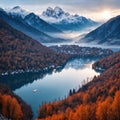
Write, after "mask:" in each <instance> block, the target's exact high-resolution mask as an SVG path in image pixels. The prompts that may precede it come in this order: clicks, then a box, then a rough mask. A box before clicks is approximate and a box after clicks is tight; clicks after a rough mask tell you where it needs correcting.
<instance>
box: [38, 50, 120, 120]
mask: <svg viewBox="0 0 120 120" xmlns="http://www.w3.org/2000/svg"><path fill="white" fill-rule="evenodd" d="M108 61H109V62H108ZM98 65H99V67H101V68H102V67H103V68H104V69H105V70H104V72H103V73H102V74H101V75H99V76H95V77H94V78H93V80H92V81H90V82H88V83H87V84H85V85H83V86H82V87H81V88H80V89H79V90H78V91H77V92H75V93H73V94H72V95H70V96H68V97H67V98H65V99H63V100H60V101H55V102H51V103H47V104H44V105H42V106H41V107H40V109H39V115H38V118H37V120H120V104H119V101H120V52H117V53H115V54H113V55H111V56H109V57H107V58H103V59H101V60H99V61H97V62H96V63H95V64H94V65H93V68H96V67H98Z"/></svg>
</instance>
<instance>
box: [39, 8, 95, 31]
mask: <svg viewBox="0 0 120 120" xmlns="http://www.w3.org/2000/svg"><path fill="white" fill-rule="evenodd" d="M40 17H41V18H42V19H44V20H45V21H47V22H49V23H50V24H52V25H54V26H55V27H57V28H59V29H61V30H79V29H83V28H85V27H88V26H94V25H96V24H97V23H96V22H95V21H93V20H91V19H88V18H86V17H83V16H79V15H77V14H75V15H71V14H70V13H68V12H65V11H64V10H62V9H61V8H60V7H55V8H54V9H53V8H51V7H48V8H47V9H46V11H43V13H42V14H41V16H40Z"/></svg>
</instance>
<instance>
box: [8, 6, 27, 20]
mask: <svg viewBox="0 0 120 120" xmlns="http://www.w3.org/2000/svg"><path fill="white" fill-rule="evenodd" d="M6 12H8V13H10V14H11V15H15V16H16V15H19V16H21V17H23V18H24V17H25V16H26V15H27V14H28V13H29V12H27V11H26V10H24V9H22V8H21V7H20V6H15V7H13V8H12V9H10V10H7V11H6Z"/></svg>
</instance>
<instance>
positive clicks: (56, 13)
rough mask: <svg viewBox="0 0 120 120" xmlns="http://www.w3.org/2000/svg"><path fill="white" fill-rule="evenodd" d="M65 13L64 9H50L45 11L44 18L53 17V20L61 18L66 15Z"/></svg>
mask: <svg viewBox="0 0 120 120" xmlns="http://www.w3.org/2000/svg"><path fill="white" fill-rule="evenodd" d="M64 13H65V12H64V11H63V10H62V8H60V7H58V6H56V7H55V8H51V7H48V8H47V9H46V11H43V13H42V16H45V17H53V18H56V19H58V18H61V17H62V16H63V15H64Z"/></svg>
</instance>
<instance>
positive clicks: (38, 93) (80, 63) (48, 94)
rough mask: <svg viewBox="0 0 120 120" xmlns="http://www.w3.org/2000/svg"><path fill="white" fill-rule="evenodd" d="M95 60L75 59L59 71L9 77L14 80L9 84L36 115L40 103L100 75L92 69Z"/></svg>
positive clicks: (55, 98) (57, 98) (62, 95)
mask: <svg viewBox="0 0 120 120" xmlns="http://www.w3.org/2000/svg"><path fill="white" fill-rule="evenodd" d="M95 61H96V59H81V58H79V59H74V60H71V61H69V62H68V63H67V64H66V65H65V67H64V68H63V69H62V70H59V71H56V70H54V71H51V72H49V73H37V74H34V73H33V74H27V75H21V76H17V77H16V76H12V77H9V78H10V79H11V81H12V79H13V82H12V83H11V82H9V83H7V85H8V86H9V87H11V89H12V90H13V91H14V93H16V94H17V95H19V96H20V97H21V98H22V99H23V100H24V101H25V102H26V103H27V104H29V105H30V106H31V107H32V110H33V112H34V117H36V116H37V113H38V108H39V106H40V105H42V104H43V103H45V102H51V101H55V100H59V99H63V98H65V97H66V96H68V94H69V90H70V89H73V88H75V89H76V90H77V89H78V88H79V87H80V86H82V84H85V81H89V80H91V79H92V78H93V77H94V76H95V75H99V73H97V72H96V71H94V70H93V69H92V64H93V63H94V62H95ZM6 79H7V78H6ZM10 79H9V81H10Z"/></svg>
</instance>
